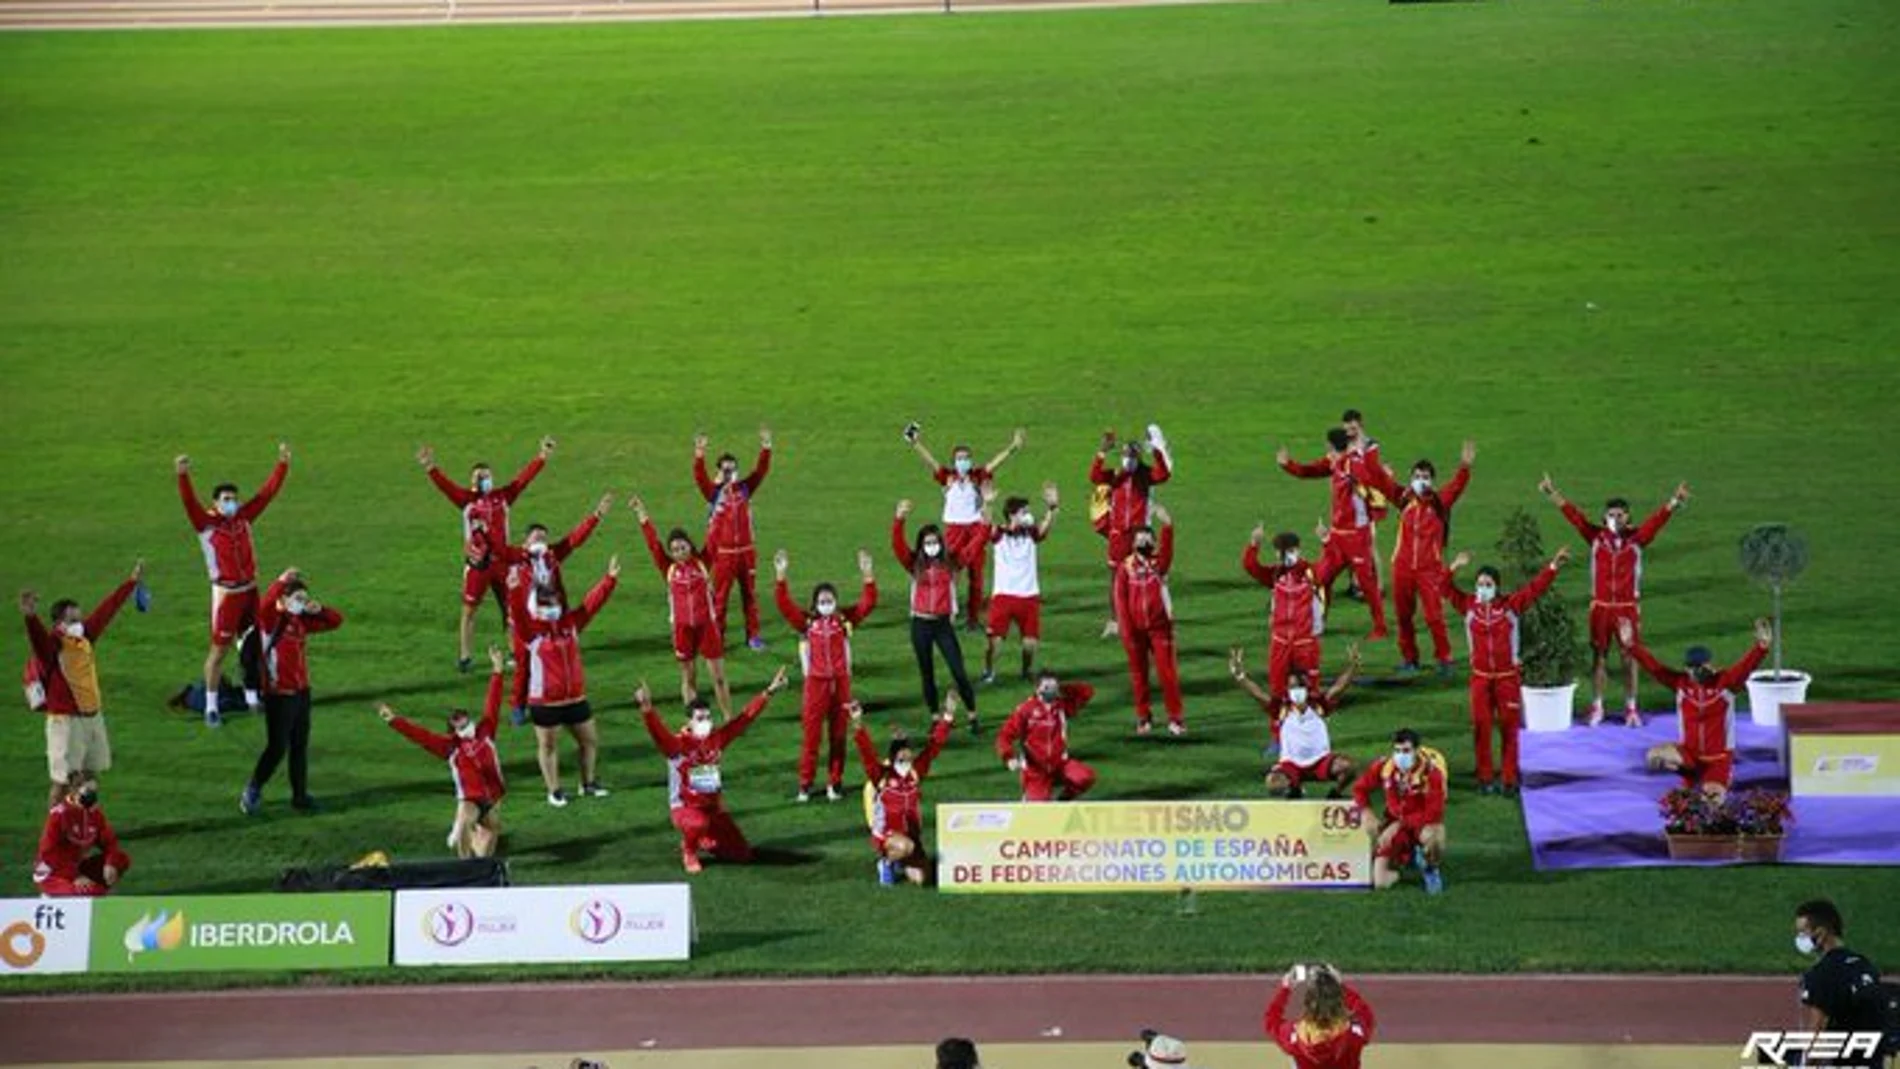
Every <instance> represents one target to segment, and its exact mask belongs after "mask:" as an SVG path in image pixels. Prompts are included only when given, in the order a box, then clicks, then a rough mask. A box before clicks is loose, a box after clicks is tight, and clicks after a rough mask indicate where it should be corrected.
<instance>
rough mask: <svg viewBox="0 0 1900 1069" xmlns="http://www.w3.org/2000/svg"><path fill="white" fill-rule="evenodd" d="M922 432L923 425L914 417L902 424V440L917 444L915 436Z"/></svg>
mask: <svg viewBox="0 0 1900 1069" xmlns="http://www.w3.org/2000/svg"><path fill="white" fill-rule="evenodd" d="M923 432H924V425H923V424H921V423H919V422H917V421H916V420H914V419H913V420H911V421H910V422H909V423H906V424H904V440H905V441H906V442H909V443H910V444H912V445H916V444H917V436H918V435H920V434H922V433H923Z"/></svg>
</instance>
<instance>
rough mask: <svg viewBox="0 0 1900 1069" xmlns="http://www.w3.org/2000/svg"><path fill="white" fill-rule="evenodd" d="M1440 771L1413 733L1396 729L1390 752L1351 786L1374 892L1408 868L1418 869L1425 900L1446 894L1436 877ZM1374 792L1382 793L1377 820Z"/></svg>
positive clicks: (1441, 848) (1440, 843)
mask: <svg viewBox="0 0 1900 1069" xmlns="http://www.w3.org/2000/svg"><path fill="white" fill-rule="evenodd" d="M1443 765H1444V758H1443V757H1441V756H1439V755H1438V753H1437V752H1436V751H1433V750H1427V749H1425V748H1423V747H1421V746H1420V745H1419V742H1418V732H1416V731H1413V730H1412V729H1411V728H1400V729H1399V730H1398V731H1397V732H1395V733H1393V735H1392V752H1391V753H1390V754H1387V755H1386V756H1384V757H1381V758H1379V759H1378V760H1376V761H1374V762H1372V763H1371V764H1370V765H1367V766H1366V770H1365V772H1364V773H1363V774H1362V775H1360V777H1359V782H1357V783H1355V784H1353V786H1352V800H1353V804H1354V805H1356V806H1358V807H1359V811H1360V814H1361V818H1362V820H1364V824H1365V828H1366V831H1367V833H1368V834H1370V835H1371V836H1372V842H1373V851H1372V886H1373V888H1374V889H1375V890H1380V891H1384V890H1387V889H1389V888H1391V887H1393V886H1395V885H1397V883H1398V882H1399V872H1400V870H1401V869H1403V868H1404V867H1405V866H1406V865H1408V864H1414V865H1417V866H1418V870H1419V873H1420V875H1422V876H1423V877H1424V880H1425V891H1426V893H1427V894H1434V895H1435V894H1437V893H1439V892H1440V891H1442V890H1444V889H1445V878H1444V875H1443V874H1442V873H1441V872H1440V871H1439V863H1440V862H1441V861H1442V860H1443V858H1444V853H1445V771H1444V767H1443ZM1374 790H1383V791H1384V792H1385V798H1384V802H1383V805H1382V807H1381V809H1380V810H1379V811H1378V814H1377V818H1376V819H1373V810H1372V792H1373V791H1374Z"/></svg>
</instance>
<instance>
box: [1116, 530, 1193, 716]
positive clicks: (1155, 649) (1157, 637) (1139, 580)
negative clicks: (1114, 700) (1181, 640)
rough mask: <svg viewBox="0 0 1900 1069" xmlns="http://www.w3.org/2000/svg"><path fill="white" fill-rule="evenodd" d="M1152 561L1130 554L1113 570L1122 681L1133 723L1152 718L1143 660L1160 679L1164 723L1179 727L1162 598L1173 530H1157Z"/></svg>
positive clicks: (1175, 673) (1170, 625) (1170, 619)
mask: <svg viewBox="0 0 1900 1069" xmlns="http://www.w3.org/2000/svg"><path fill="white" fill-rule="evenodd" d="M1156 537H1157V539H1158V540H1159V542H1160V544H1159V545H1158V546H1157V547H1156V550H1155V555H1154V557H1153V558H1147V557H1143V556H1142V555H1141V554H1139V553H1130V554H1129V555H1128V557H1127V558H1126V559H1125V560H1123V561H1122V562H1121V564H1120V565H1119V566H1118V567H1117V568H1116V569H1115V590H1114V597H1115V620H1116V622H1117V623H1119V624H1120V625H1121V638H1122V650H1123V652H1125V653H1127V655H1128V681H1129V683H1130V684H1131V685H1132V686H1133V687H1134V690H1135V719H1136V720H1137V721H1139V722H1140V723H1143V724H1146V723H1147V722H1148V721H1149V720H1150V719H1152V718H1153V716H1154V701H1153V698H1152V696H1151V695H1150V694H1149V692H1148V660H1149V658H1150V657H1151V656H1152V657H1153V659H1154V664H1155V672H1156V674H1157V675H1159V676H1160V677H1161V700H1162V703H1163V704H1164V705H1165V706H1166V707H1167V710H1168V722H1169V723H1173V724H1178V723H1180V722H1181V673H1180V670H1179V668H1178V666H1177V665H1176V663H1175V656H1174V606H1173V604H1172V602H1171V601H1170V599H1169V597H1168V569H1169V568H1171V567H1172V566H1173V564H1174V527H1173V526H1172V525H1170V526H1167V527H1163V528H1162V529H1161V531H1160V533H1159V534H1158V535H1157V536H1156Z"/></svg>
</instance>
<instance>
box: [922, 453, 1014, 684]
mask: <svg viewBox="0 0 1900 1069" xmlns="http://www.w3.org/2000/svg"><path fill="white" fill-rule="evenodd" d="M921 429H922V428H921V425H919V424H915V423H913V424H911V425H910V426H909V427H906V428H905V429H904V440H905V441H906V442H909V443H910V447H911V449H912V450H913V451H915V452H916V454H917V457H918V459H920V460H922V461H923V462H924V467H926V468H929V469H930V477H931V478H932V479H935V480H936V481H937V485H938V486H941V487H943V540H944V543H945V544H946V545H948V546H949V551H950V555H951V557H953V558H954V559H955V560H956V562H957V564H958V566H960V567H961V568H962V569H963V571H964V572H965V573H966V574H967V575H968V590H969V593H968V594H967V595H966V596H965V597H964V599H963V600H964V608H965V611H966V614H967V615H966V616H965V623H964V626H965V627H966V628H967V629H969V630H971V631H974V630H976V629H977V628H978V627H979V626H981V623H982V620H983V607H984V601H983V571H984V566H985V565H986V564H987V563H988V562H987V561H986V559H985V555H986V553H987V552H988V550H989V545H990V527H989V525H988V524H986V523H984V522H983V518H982V515H981V512H982V501H983V495H984V494H985V493H993V492H994V491H993V489H992V488H993V486H994V480H995V478H996V473H997V472H998V471H1000V470H1001V469H1002V467H1003V465H1004V464H1005V463H1006V462H1008V460H1009V458H1010V457H1013V456H1015V455H1016V452H1017V451H1018V450H1020V449H1021V448H1022V447H1023V438H1024V433H1023V429H1022V428H1021V427H1018V428H1016V433H1015V434H1014V435H1011V436H1010V439H1009V444H1008V445H1006V446H1004V447H1003V451H1002V452H1000V453H998V454H996V456H995V457H994V458H992V459H991V460H990V462H989V463H988V464H985V465H979V464H977V463H976V456H975V454H973V453H972V452H971V451H970V447H969V446H967V445H956V446H952V447H951V449H950V465H949V466H948V467H946V466H944V465H942V464H939V463H938V462H937V458H936V457H935V456H933V455H931V452H930V449H929V447H928V446H926V445H924V439H923V435H922V433H921ZM931 708H932V709H935V708H936V706H935V704H932V705H931Z"/></svg>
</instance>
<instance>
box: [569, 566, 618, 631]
mask: <svg viewBox="0 0 1900 1069" xmlns="http://www.w3.org/2000/svg"><path fill="white" fill-rule="evenodd" d="M619 585H620V558H619V557H615V558H613V559H612V560H611V561H609V562H608V563H607V574H606V575H603V576H601V577H600V582H598V583H595V584H594V589H592V590H589V591H588V592H587V597H586V598H585V599H583V600H582V602H581V607H580V608H578V609H575V610H574V617H575V619H574V629H575V630H576V631H585V630H586V629H587V627H588V626H589V625H590V624H592V623H593V622H594V617H595V616H597V615H599V614H600V610H601V608H602V607H603V606H605V605H606V604H607V599H609V598H611V597H613V596H614V588H615V587H617V586H619Z"/></svg>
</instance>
